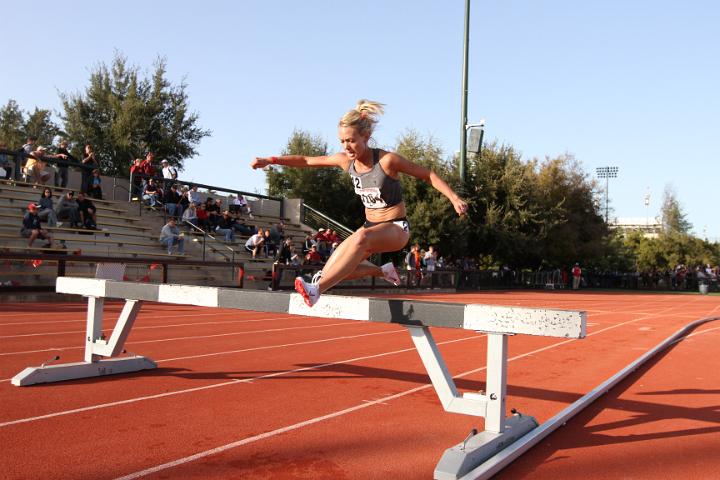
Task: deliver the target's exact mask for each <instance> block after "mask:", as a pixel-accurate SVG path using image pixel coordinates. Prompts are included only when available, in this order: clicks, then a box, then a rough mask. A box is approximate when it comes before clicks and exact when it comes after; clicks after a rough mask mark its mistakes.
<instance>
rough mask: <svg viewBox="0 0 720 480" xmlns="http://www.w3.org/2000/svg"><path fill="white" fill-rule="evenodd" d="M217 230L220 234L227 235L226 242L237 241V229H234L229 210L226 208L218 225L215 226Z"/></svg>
mask: <svg viewBox="0 0 720 480" xmlns="http://www.w3.org/2000/svg"><path fill="white" fill-rule="evenodd" d="M215 231H216V232H217V233H219V234H220V235H224V236H225V242H227V243H232V242H234V241H235V230H234V229H233V225H232V221H231V219H230V212H229V211H227V210H225V211H224V212H223V213H222V215H221V216H220V219H219V220H218V223H217V225H216V226H215Z"/></svg>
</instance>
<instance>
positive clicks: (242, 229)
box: [231, 214, 256, 235]
mask: <svg viewBox="0 0 720 480" xmlns="http://www.w3.org/2000/svg"><path fill="white" fill-rule="evenodd" d="M231 218H232V220H233V224H232V226H233V229H234V230H235V231H236V232H239V233H240V235H252V234H254V233H255V231H256V229H255V227H253V226H252V225H248V224H246V223H245V219H244V218H242V217H240V216H238V215H237V214H236V215H234V216H232V217H231Z"/></svg>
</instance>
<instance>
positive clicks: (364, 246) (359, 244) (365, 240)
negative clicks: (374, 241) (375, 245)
mask: <svg viewBox="0 0 720 480" xmlns="http://www.w3.org/2000/svg"><path fill="white" fill-rule="evenodd" d="M353 237H354V238H353V241H354V242H355V248H356V249H357V250H369V249H370V234H369V233H368V232H367V231H365V230H360V231H358V232H356V233H355V235H353Z"/></svg>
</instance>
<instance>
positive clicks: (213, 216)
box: [205, 197, 222, 230]
mask: <svg viewBox="0 0 720 480" xmlns="http://www.w3.org/2000/svg"><path fill="white" fill-rule="evenodd" d="M205 211H206V212H207V214H208V228H210V229H211V230H215V227H216V226H217V224H218V222H219V221H220V217H222V214H221V213H220V212H221V210H220V207H219V206H218V204H217V203H216V202H215V200H213V199H212V197H208V198H207V200H205Z"/></svg>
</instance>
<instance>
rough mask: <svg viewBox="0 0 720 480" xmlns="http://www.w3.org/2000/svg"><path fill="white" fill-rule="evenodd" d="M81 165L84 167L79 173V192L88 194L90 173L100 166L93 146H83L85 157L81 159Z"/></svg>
mask: <svg viewBox="0 0 720 480" xmlns="http://www.w3.org/2000/svg"><path fill="white" fill-rule="evenodd" d="M82 165H83V166H84V167H85V168H83V169H82V172H80V173H81V177H80V178H81V179H80V192H81V193H88V189H89V188H90V178H91V177H92V172H93V170H95V169H96V168H98V167H100V164H99V163H98V161H97V158H95V151H94V150H93V146H92V145H90V144H89V143H88V144H86V145H85V155H84V156H83V159H82ZM78 198H80V197H78Z"/></svg>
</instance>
